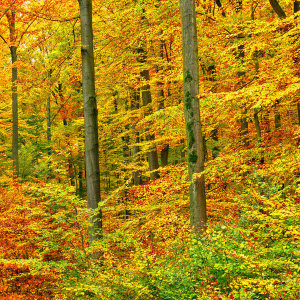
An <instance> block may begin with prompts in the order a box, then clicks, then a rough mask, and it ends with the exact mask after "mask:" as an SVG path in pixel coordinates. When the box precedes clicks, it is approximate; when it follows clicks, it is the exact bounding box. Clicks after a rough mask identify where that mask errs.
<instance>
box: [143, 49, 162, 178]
mask: <svg viewBox="0 0 300 300" xmlns="http://www.w3.org/2000/svg"><path fill="white" fill-rule="evenodd" d="M138 53H139V62H140V63H141V64H145V63H146V57H147V55H146V52H145V50H144V49H143V48H139V49H138ZM140 76H141V79H142V80H143V81H144V82H145V84H144V85H143V86H142V87H141V92H142V100H143V106H148V107H147V108H146V111H145V116H147V115H149V114H151V113H152V109H151V108H150V107H149V104H151V103H152V97H151V92H150V84H149V81H150V75H149V70H147V69H144V70H142V71H141V72H140ZM154 139H155V136H154V135H153V134H148V135H147V136H146V140H147V141H153V140H154ZM147 156H148V163H149V169H150V172H151V173H150V179H151V180H154V179H156V178H159V174H158V171H155V170H157V169H158V168H159V164H158V155H157V149H156V146H154V147H152V149H150V151H149V152H148V154H147Z"/></svg>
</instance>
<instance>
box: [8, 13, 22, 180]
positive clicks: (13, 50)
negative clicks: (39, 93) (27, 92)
mask: <svg viewBox="0 0 300 300" xmlns="http://www.w3.org/2000/svg"><path fill="white" fill-rule="evenodd" d="M6 16H7V20H8V24H9V33H10V42H11V46H10V54H11V62H12V80H11V81H12V119H13V124H12V132H13V133H12V160H13V176H14V178H16V177H18V176H19V147H18V138H19V128H18V126H19V120H18V119H19V116H18V89H17V80H18V69H17V67H16V66H15V65H14V64H15V63H16V62H17V60H18V56H17V45H16V23H15V22H16V16H15V11H14V10H12V11H11V13H10V14H9V13H7V14H6Z"/></svg>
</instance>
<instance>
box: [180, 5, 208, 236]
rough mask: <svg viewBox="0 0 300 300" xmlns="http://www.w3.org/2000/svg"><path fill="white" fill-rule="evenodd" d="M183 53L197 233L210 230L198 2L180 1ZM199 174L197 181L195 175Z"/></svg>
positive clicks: (192, 203) (193, 217)
mask: <svg viewBox="0 0 300 300" xmlns="http://www.w3.org/2000/svg"><path fill="white" fill-rule="evenodd" d="M180 15H181V28H182V44H183V45H182V52H183V76H184V82H183V91H184V115H185V125H186V135H187V144H188V147H187V151H188V170H189V179H190V181H191V184H190V218H191V227H192V229H193V230H195V231H196V232H203V231H205V228H206V222H207V216H206V196H205V182H204V175H203V174H201V175H200V174H199V173H202V172H203V171H204V145H203V135H202V128H201V120H200V108H199V99H198V94H199V66H198V45H197V29H196V13H195V1H194V0H181V1H180ZM195 173H196V174H198V175H197V177H196V178H193V177H194V174H195Z"/></svg>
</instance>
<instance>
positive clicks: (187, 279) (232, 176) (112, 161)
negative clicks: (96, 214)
mask: <svg viewBox="0 0 300 300" xmlns="http://www.w3.org/2000/svg"><path fill="white" fill-rule="evenodd" d="M276 3H277V5H279V4H280V6H279V8H278V6H276ZM279 4H278V2H277V1H270V2H269V1H256V0H243V2H242V1H241V0H237V1H235V0H223V1H222V0H221V2H220V1H219V0H217V1H216V2H214V1H213V0H197V1H196V15H197V26H198V49H199V66H200V95H199V98H200V106H201V108H200V109H201V119H202V127H203V133H204V139H205V145H206V155H205V171H204V175H205V181H206V197H207V213H208V228H207V232H206V234H205V235H204V236H201V237H199V236H198V235H195V234H193V233H192V232H191V230H190V221H189V199H188V186H189V181H188V172H187V164H186V160H187V155H186V150H187V146H186V137H185V125H184V113H183V103H182V102H183V90H182V89H183V74H182V52H181V51H182V49H181V48H182V45H181V44H182V42H181V24H180V12H179V1H177V0H160V1H159V0H114V1H110V0H94V1H93V28H94V50H95V66H96V70H95V72H96V74H95V78H96V93H97V103H98V126H99V149H100V154H99V155H100V156H99V159H100V178H101V197H102V201H101V209H102V213H103V237H102V239H100V240H98V241H94V242H93V243H89V241H88V235H87V227H88V217H87V216H88V209H87V208H86V200H85V197H86V186H85V172H84V157H83V153H84V142H83V139H84V133H83V112H82V94H81V93H82V91H81V89H82V78H81V58H80V57H81V54H80V47H81V42H80V19H79V6H78V3H77V1H75V0H66V1H59V0H56V1H54V0H43V1H25V0H17V1H13V2H12V1H8V0H4V1H1V3H0V38H1V39H0V43H1V49H2V51H1V53H0V64H1V67H2V71H1V74H0V82H1V84H0V97H1V101H0V140H1V143H0V249H1V251H0V279H1V280H0V298H1V299H243V300H245V299H299V298H300V291H299V286H300V283H299V270H300V268H299V224H300V221H299V202H300V198H299V192H300V187H299V174H300V171H299V170H300V153H299V144H300V104H299V90H300V84H299V75H300V68H299V61H300V50H299V49H300V39H299V33H300V27H299V13H297V11H298V10H299V1H296V2H293V1H288V0H281V1H280V3H279ZM141 20H143V22H142V21H141ZM12 24H14V25H13V26H12ZM141 51H142V52H143V56H142V57H143V59H141V55H140V54H141ZM13 53H17V59H14V58H13V57H14V56H13ZM15 58H16V57H15ZM12 63H13V64H12ZM11 70H15V71H13V72H16V70H17V73H18V78H17V80H16V81H14V83H13V84H12V80H13V75H12V72H11ZM145 71H147V73H148V76H149V78H146V77H145V76H144V77H143V76H142V75H141V74H145ZM143 72H144V73H143ZM147 84H149V87H150V91H151V97H152V100H151V102H149V103H148V104H147V105H146V106H145V105H143V101H142V99H141V91H142V90H143V88H145V86H146V85H147ZM12 86H13V94H15V95H16V94H17V97H18V122H17V123H18V127H19V134H18V136H17V139H16V138H15V139H14V143H15V145H17V149H18V154H19V162H18V164H19V176H18V178H16V177H15V178H14V176H13V172H12V158H13V154H12V151H11V149H12V145H11V144H12V132H13V130H12V123H13V119H12V112H11V111H12V92H11V87H12ZM16 87H17V89H16ZM15 103H16V102H15ZM150 151H154V152H156V153H157V155H158V156H157V157H158V160H157V163H158V165H156V166H155V167H154V170H155V172H153V168H152V172H151V174H150V170H149V164H148V162H147V153H149V152H150ZM150 167H151V166H150ZM152 167H153V166H152ZM94 251H100V252H101V253H102V254H103V257H102V259H101V260H95V259H93V258H91V255H90V254H91V253H93V252H94Z"/></svg>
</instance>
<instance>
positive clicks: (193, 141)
mask: <svg viewBox="0 0 300 300" xmlns="http://www.w3.org/2000/svg"><path fill="white" fill-rule="evenodd" d="M194 144H195V137H194V134H193V132H189V142H188V147H189V149H191V148H192V147H193V145H194Z"/></svg>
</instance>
